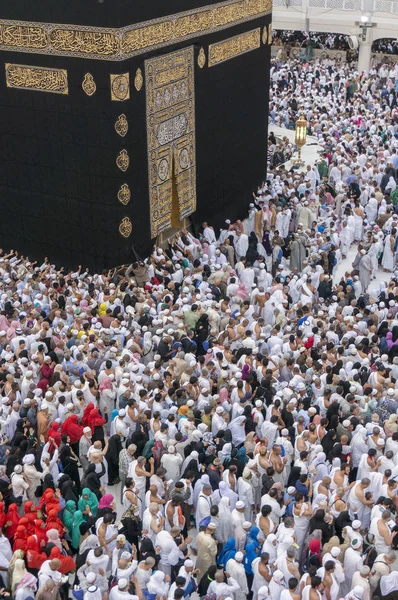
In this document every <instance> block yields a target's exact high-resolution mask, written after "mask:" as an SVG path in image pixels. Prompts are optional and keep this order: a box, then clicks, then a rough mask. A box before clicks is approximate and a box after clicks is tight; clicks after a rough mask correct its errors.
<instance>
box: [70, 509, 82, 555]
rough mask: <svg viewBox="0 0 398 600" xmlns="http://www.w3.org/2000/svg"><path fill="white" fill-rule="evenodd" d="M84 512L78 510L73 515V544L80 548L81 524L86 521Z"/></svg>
mask: <svg viewBox="0 0 398 600" xmlns="http://www.w3.org/2000/svg"><path fill="white" fill-rule="evenodd" d="M84 522H85V521H84V519H83V513H82V511H81V510H77V511H76V512H75V514H74V515H73V523H72V536H71V537H72V546H73V547H74V548H76V549H77V548H78V547H79V544H80V525H81V524H82V523H84Z"/></svg>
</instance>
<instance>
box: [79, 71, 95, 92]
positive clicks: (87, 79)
mask: <svg viewBox="0 0 398 600" xmlns="http://www.w3.org/2000/svg"><path fill="white" fill-rule="evenodd" d="M82 88H83V91H84V92H85V93H86V94H87V96H92V95H93V94H95V92H96V90H97V86H96V85H95V81H94V77H93V76H92V75H91V73H86V74H85V76H84V79H83V83H82Z"/></svg>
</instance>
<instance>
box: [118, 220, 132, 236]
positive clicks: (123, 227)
mask: <svg viewBox="0 0 398 600" xmlns="http://www.w3.org/2000/svg"><path fill="white" fill-rule="evenodd" d="M132 231H133V226H132V224H131V221H130V219H129V218H128V217H124V218H123V219H122V220H121V221H120V225H119V233H120V235H122V236H123V237H125V238H128V237H129V236H130V235H131V232H132Z"/></svg>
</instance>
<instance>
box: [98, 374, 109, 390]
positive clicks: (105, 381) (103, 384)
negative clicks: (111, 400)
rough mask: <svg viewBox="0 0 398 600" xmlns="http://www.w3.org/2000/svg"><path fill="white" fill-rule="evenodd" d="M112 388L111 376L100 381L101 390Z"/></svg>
mask: <svg viewBox="0 0 398 600" xmlns="http://www.w3.org/2000/svg"><path fill="white" fill-rule="evenodd" d="M111 389H112V379H111V378H110V377H104V378H103V380H102V381H101V383H100V386H99V390H100V392H103V391H104V390H111Z"/></svg>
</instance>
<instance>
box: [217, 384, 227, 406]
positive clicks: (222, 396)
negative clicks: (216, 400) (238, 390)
mask: <svg viewBox="0 0 398 600" xmlns="http://www.w3.org/2000/svg"><path fill="white" fill-rule="evenodd" d="M219 396H220V404H222V403H223V402H225V401H226V400H228V390H227V388H225V387H222V388H220V391H219Z"/></svg>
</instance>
